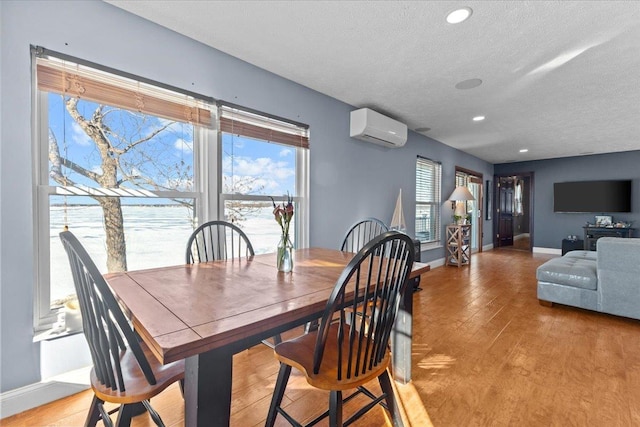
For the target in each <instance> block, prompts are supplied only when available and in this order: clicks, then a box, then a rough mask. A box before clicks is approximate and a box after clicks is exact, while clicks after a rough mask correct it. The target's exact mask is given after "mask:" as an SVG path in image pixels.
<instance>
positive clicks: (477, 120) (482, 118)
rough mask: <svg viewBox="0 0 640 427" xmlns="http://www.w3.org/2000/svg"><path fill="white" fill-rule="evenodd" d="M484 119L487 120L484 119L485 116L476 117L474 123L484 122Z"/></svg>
mask: <svg viewBox="0 0 640 427" xmlns="http://www.w3.org/2000/svg"><path fill="white" fill-rule="evenodd" d="M484 119H485V117H484V116H475V117H474V118H473V121H474V122H481V121H483V120H484Z"/></svg>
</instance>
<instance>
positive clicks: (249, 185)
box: [220, 104, 309, 253]
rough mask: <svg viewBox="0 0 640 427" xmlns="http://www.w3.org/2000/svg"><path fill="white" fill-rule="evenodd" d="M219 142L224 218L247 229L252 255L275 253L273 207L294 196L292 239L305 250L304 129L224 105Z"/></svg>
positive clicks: (306, 144) (276, 234) (276, 235)
mask: <svg viewBox="0 0 640 427" xmlns="http://www.w3.org/2000/svg"><path fill="white" fill-rule="evenodd" d="M220 138H221V163H222V167H221V180H220V181H221V187H222V188H221V192H220V199H221V203H220V209H221V214H222V216H223V217H224V219H225V220H227V221H230V222H233V223H234V224H236V225H238V226H239V227H240V228H242V229H243V230H244V231H245V233H246V234H247V236H249V238H250V239H251V243H252V245H253V248H254V250H255V251H256V253H268V252H274V250H275V247H276V246H277V244H278V241H279V239H280V234H281V233H280V228H279V227H278V224H277V223H276V221H275V219H274V216H273V203H274V202H275V203H282V202H283V201H284V200H286V199H287V197H292V198H293V203H294V212H295V213H294V216H293V222H292V224H291V226H292V228H291V231H292V233H291V240H292V241H293V243H294V245H295V246H296V247H305V246H307V242H306V239H307V235H308V231H307V229H306V224H308V221H307V220H306V217H307V211H308V210H307V200H308V197H307V192H308V185H307V179H306V176H307V174H306V170H307V163H308V147H309V138H308V129H307V126H305V125H302V124H296V123H291V122H288V121H283V120H281V119H278V118H275V117H269V116H266V115H264V114H260V113H257V112H253V111H248V110H246V109H242V108H239V107H237V106H233V105H228V104H227V105H222V106H221V108H220Z"/></svg>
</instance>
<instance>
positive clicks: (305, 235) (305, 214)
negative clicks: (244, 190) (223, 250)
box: [217, 101, 311, 248]
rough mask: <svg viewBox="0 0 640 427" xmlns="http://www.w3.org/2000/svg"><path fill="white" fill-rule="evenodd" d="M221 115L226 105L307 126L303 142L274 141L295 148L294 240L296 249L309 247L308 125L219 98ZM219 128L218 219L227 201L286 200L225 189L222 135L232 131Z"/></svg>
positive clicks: (259, 139)
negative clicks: (235, 192)
mask: <svg viewBox="0 0 640 427" xmlns="http://www.w3.org/2000/svg"><path fill="white" fill-rule="evenodd" d="M218 107H219V109H218V117H219V119H218V120H220V118H221V117H223V116H224V111H223V110H222V109H224V108H231V109H236V110H239V111H240V112H241V113H242V112H247V113H249V114H251V115H257V116H261V117H262V118H264V119H265V121H267V120H275V121H278V122H281V123H283V124H287V125H291V126H292V127H298V128H300V129H305V131H306V137H305V140H306V142H305V143H303V144H300V145H297V144H295V145H294V144H292V143H290V142H284V143H281V142H277V141H274V142H272V143H274V144H281V145H286V146H288V147H290V148H292V149H294V150H295V153H296V154H295V155H296V178H295V179H296V183H295V185H296V189H297V191H298V193H297V194H296V195H294V196H293V197H292V200H293V203H294V205H295V206H296V211H295V215H294V217H293V226H294V235H295V242H294V245H295V247H296V248H306V247H308V246H309V156H310V151H311V150H310V149H309V143H308V140H309V133H308V131H309V127H308V126H307V125H305V124H302V123H298V122H294V121H291V120H288V119H284V118H281V117H277V116H274V115H270V114H267V113H263V112H260V111H257V110H253V109H249V108H246V107H242V106H239V105H236V104H232V103H227V102H223V101H220V102H218ZM218 128H219V129H220V131H219V132H218V147H217V148H218V149H217V155H218V163H217V167H218V173H217V179H218V195H219V203H218V217H219V218H224V210H225V202H226V201H228V200H240V201H242V200H245V201H261V202H269V203H271V201H272V199H271V197H273V200H274V201H275V202H276V203H282V202H285V201H286V200H287V197H286V196H285V195H271V196H269V195H253V194H229V193H224V192H223V186H222V183H223V168H222V162H223V153H222V150H223V144H222V138H223V134H224V133H230V132H227V131H225V130H222V129H221V128H222V126H221V125H220V124H218ZM237 134H240V135H242V136H243V137H245V138H252V139H256V140H258V141H265V142H266V143H269V142H271V141H269V140H267V139H263V138H256V137H254V136H248V135H243V134H242V133H241V132H240V133H237Z"/></svg>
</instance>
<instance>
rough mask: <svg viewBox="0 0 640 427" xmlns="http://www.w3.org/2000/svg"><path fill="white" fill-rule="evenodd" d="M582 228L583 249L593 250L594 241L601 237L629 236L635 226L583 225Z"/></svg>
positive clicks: (631, 234)
mask: <svg viewBox="0 0 640 427" xmlns="http://www.w3.org/2000/svg"><path fill="white" fill-rule="evenodd" d="M582 228H584V250H585V251H595V250H596V242H597V241H598V239H599V238H601V237H625V238H629V237H632V236H633V232H634V230H635V228H629V227H624V228H621V227H596V226H589V225H587V226H585V227H582Z"/></svg>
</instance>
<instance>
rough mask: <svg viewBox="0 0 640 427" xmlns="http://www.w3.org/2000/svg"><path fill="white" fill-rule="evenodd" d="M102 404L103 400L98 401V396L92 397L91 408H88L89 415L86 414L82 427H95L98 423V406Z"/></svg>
mask: <svg viewBox="0 0 640 427" xmlns="http://www.w3.org/2000/svg"><path fill="white" fill-rule="evenodd" d="M103 403H104V401H103V400H101V399H98V396H96V395H95V394H94V395H93V400H91V406H90V407H89V413H88V414H87V419H86V420H85V422H84V427H96V424H98V421H100V417H101V416H100V405H102V404H103Z"/></svg>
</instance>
